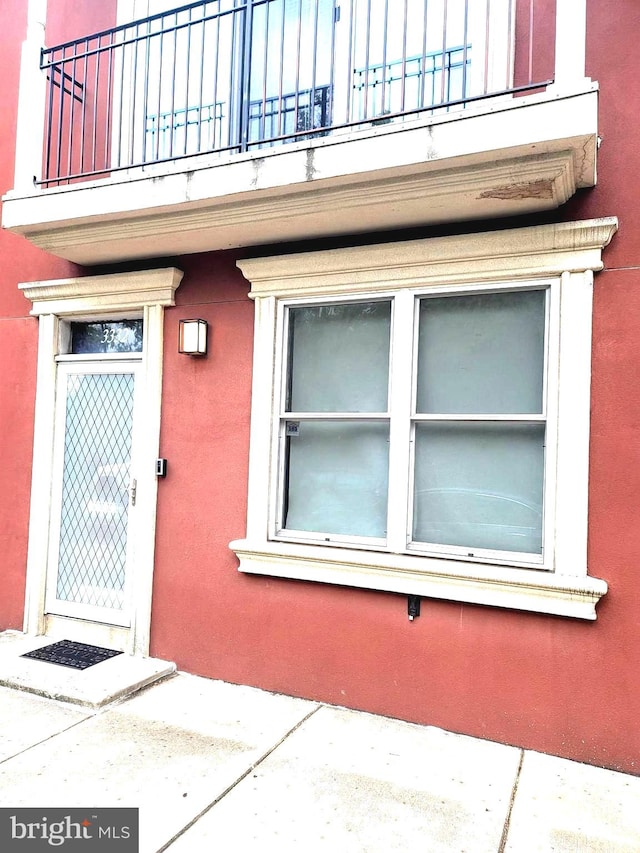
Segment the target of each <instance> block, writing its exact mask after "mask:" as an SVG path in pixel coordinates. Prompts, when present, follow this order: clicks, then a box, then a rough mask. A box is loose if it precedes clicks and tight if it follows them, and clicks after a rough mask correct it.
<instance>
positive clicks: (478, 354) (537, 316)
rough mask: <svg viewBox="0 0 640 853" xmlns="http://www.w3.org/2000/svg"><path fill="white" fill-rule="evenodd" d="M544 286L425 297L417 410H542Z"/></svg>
mask: <svg viewBox="0 0 640 853" xmlns="http://www.w3.org/2000/svg"><path fill="white" fill-rule="evenodd" d="M544 326H545V291H544V290H529V291H518V292H516V293H482V294H473V295H465V296H445V297H437V298H433V299H422V300H421V302H420V337H419V344H418V396H417V411H418V412H420V413H433V414H438V413H440V414H530V413H541V412H542V388H543V368H544Z"/></svg>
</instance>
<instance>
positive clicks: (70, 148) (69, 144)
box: [60, 54, 84, 175]
mask: <svg viewBox="0 0 640 853" xmlns="http://www.w3.org/2000/svg"><path fill="white" fill-rule="evenodd" d="M76 61H77V60H76V57H75V54H74V56H73V59H72V60H71V75H70V76H71V82H70V84H69V91H70V93H71V98H70V104H69V133H68V138H67V175H70V174H71V173H72V172H71V152H72V151H73V114H74V108H75V97H74V95H75V85H76ZM60 82H61V85H62V88H63V89H64V77H63V78H62V80H61V81H60ZM83 112H84V111H83Z"/></svg>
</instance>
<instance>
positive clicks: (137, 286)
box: [18, 267, 184, 317]
mask: <svg viewBox="0 0 640 853" xmlns="http://www.w3.org/2000/svg"><path fill="white" fill-rule="evenodd" d="M183 275H184V273H183V272H182V270H179V269H177V268H176V267H165V268H163V269H152V270H142V271H137V272H125V273H111V274H109V275H87V276H79V277H77V278H63V279H51V280H49V281H31V282H24V283H22V284H19V285H18V287H19V289H20V290H21V291H22V293H24V295H25V296H26V298H27V299H29V300H30V301H31V302H32V308H31V312H30V313H31V314H32V315H33V316H36V317H37V316H40V315H41V314H56V315H58V316H64V315H71V314H80V313H82V312H85V311H91V312H92V313H95V312H96V311H105V312H106V311H123V310H126V309H140V308H144V307H145V306H147V305H161V306H168V305H174V304H175V292H176V290H177V289H178V287H179V285H180V282H181V281H182V277H183Z"/></svg>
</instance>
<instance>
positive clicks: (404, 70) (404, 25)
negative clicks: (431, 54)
mask: <svg viewBox="0 0 640 853" xmlns="http://www.w3.org/2000/svg"><path fill="white" fill-rule="evenodd" d="M407 3H408V0H404V19H403V21H402V85H401V87H400V112H404V107H405V103H406V95H407V24H408V16H409V7H408V5H407Z"/></svg>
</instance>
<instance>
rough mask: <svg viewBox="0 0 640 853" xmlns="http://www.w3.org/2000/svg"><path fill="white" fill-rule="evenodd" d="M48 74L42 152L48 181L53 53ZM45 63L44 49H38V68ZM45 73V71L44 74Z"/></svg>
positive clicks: (49, 172)
mask: <svg viewBox="0 0 640 853" xmlns="http://www.w3.org/2000/svg"><path fill="white" fill-rule="evenodd" d="M49 56H50V60H49V66H48V70H49V74H48V85H47V105H46V109H47V122H46V137H45V139H46V143H45V152H44V175H45V179H46V180H47V181H48V180H49V178H50V177H51V137H52V135H53V89H54V86H53V77H54V73H55V65H54V64H53V52H50V53H49ZM44 63H45V51H44V48H40V67H41V68H42V67H43V66H44ZM46 73H47V71H46V70H45V74H46Z"/></svg>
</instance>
